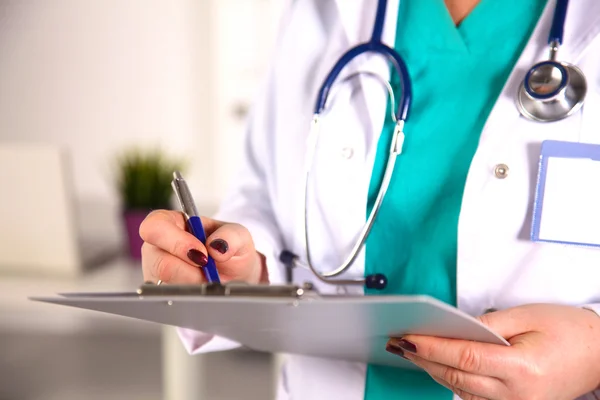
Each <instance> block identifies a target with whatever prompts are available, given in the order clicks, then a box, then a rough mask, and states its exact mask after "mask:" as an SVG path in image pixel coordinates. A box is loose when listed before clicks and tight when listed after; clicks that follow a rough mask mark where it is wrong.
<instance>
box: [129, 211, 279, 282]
mask: <svg viewBox="0 0 600 400" xmlns="http://www.w3.org/2000/svg"><path fill="white" fill-rule="evenodd" d="M202 224H203V225H204V229H205V231H206V236H207V240H206V243H207V244H208V246H204V245H203V244H202V242H200V241H199V240H198V239H196V237H194V235H192V234H191V233H189V232H187V231H186V223H185V219H184V217H183V214H182V213H180V212H175V211H167V210H157V211H153V212H152V213H150V214H149V215H148V216H147V217H146V219H145V220H144V221H143V222H142V224H141V226H140V236H141V237H142V239H143V240H144V244H143V246H142V267H143V271H144V281H151V282H157V281H158V280H161V281H163V282H165V283H172V284H194V283H201V282H203V281H204V275H203V273H202V269H201V268H200V267H203V266H205V265H206V263H207V260H208V259H207V255H210V256H211V257H212V258H213V259H214V260H215V263H216V265H217V269H218V271H219V274H220V276H221V280H222V281H224V282H227V281H231V280H236V281H245V282H249V283H258V282H264V281H266V279H267V277H266V266H265V261H264V257H263V256H262V255H261V254H259V253H258V252H257V251H256V250H255V248H254V242H253V241H252V237H251V236H250V232H248V230H247V229H246V228H244V227H243V226H241V225H238V224H230V223H225V222H220V221H216V220H214V219H210V218H202Z"/></svg>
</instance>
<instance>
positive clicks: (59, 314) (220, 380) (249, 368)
mask: <svg viewBox="0 0 600 400" xmlns="http://www.w3.org/2000/svg"><path fill="white" fill-rule="evenodd" d="M141 276H142V275H141V270H140V267H139V265H137V264H136V263H133V262H131V261H129V260H127V259H117V260H114V261H112V262H110V263H109V264H107V265H105V266H104V267H102V268H99V269H96V270H93V271H90V272H89V273H87V274H85V275H82V276H81V277H79V278H66V279H60V278H47V277H31V276H27V277H26V276H6V275H4V276H0V315H1V318H0V329H2V330H4V331H6V330H8V331H14V332H30V333H31V332H40V333H58V334H61V333H64V334H77V333H85V332H93V333H95V334H97V333H103V332H105V333H113V334H114V333H115V332H121V333H122V332H127V333H128V334H133V335H136V336H138V335H139V336H141V335H155V336H160V337H161V343H162V349H160V351H161V353H162V387H163V395H162V397H163V399H169V400H205V399H211V400H217V399H228V398H242V397H243V398H246V399H261V400H262V399H269V398H274V393H275V392H274V390H275V385H274V383H275V382H276V380H275V379H274V377H275V371H276V370H277V368H278V361H279V358H278V357H273V356H271V355H268V354H262V353H256V352H250V351H245V350H239V351H237V350H236V351H228V352H222V353H213V354H206V355H200V356H193V357H192V356H189V355H188V354H187V352H186V351H185V349H184V348H183V346H182V344H181V342H180V341H179V338H178V336H177V333H176V331H175V328H173V327H168V326H165V327H162V326H160V325H157V324H153V323H149V322H145V321H138V320H133V319H127V318H123V317H118V316H113V315H108V314H102V313H98V312H92V311H87V310H79V309H74V308H68V307H57V306H52V305H49V304H43V303H37V302H32V301H29V300H28V299H27V297H28V296H31V295H54V294H56V293H57V292H71V291H78V292H80V291H106V290H115V291H122V290H123V291H128V290H135V289H136V288H137V287H138V286H139V284H140V283H141V280H142V278H141ZM208 364H210V368H209V367H208ZM232 377H235V379H234V380H232ZM233 381H235V385H233V384H232V382H233ZM107 384H110V383H109V382H107Z"/></svg>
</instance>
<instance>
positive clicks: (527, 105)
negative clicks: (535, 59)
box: [517, 60, 587, 122]
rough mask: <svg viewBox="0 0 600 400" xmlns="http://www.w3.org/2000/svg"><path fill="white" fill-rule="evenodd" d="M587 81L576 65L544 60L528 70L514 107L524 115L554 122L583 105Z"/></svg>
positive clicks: (536, 119)
mask: <svg viewBox="0 0 600 400" xmlns="http://www.w3.org/2000/svg"><path fill="white" fill-rule="evenodd" d="M586 92H587V84H586V80H585V76H584V75H583V72H582V71H581V70H580V69H579V68H577V67H576V66H574V65H572V64H569V63H565V62H557V61H551V60H550V61H543V62H540V63H538V64H536V65H534V66H533V67H531V69H530V70H529V72H528V73H527V75H526V76H525V79H524V80H523V83H522V84H521V85H520V87H519V91H518V93H517V107H518V108H519V112H520V113H521V114H522V115H523V116H525V117H526V118H528V119H530V120H533V121H538V122H554V121H558V120H561V119H563V118H566V117H568V116H570V115H572V114H573V113H575V112H577V110H579V108H581V106H582V105H583V101H584V99H585V95H586Z"/></svg>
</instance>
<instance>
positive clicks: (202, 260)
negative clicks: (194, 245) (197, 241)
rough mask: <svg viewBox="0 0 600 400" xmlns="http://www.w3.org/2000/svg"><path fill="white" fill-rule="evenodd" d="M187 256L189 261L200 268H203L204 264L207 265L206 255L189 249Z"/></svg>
mask: <svg viewBox="0 0 600 400" xmlns="http://www.w3.org/2000/svg"><path fill="white" fill-rule="evenodd" d="M187 256H188V258H189V259H190V260H192V262H194V263H196V264H198V265H199V266H201V267H204V266H205V265H206V264H208V258H207V257H206V255H205V254H204V253H202V252H201V251H198V250H196V249H191V250H190V251H188V253H187Z"/></svg>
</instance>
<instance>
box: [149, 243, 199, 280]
mask: <svg viewBox="0 0 600 400" xmlns="http://www.w3.org/2000/svg"><path fill="white" fill-rule="evenodd" d="M142 270H143V273H144V281H145V282H154V283H157V282H158V281H159V280H160V281H163V282H165V283H169V284H199V283H203V282H204V281H205V280H204V275H203V274H202V271H201V270H200V268H198V267H196V266H193V265H190V264H189V263H187V262H185V261H183V260H181V259H180V258H178V257H175V256H174V255H172V254H170V253H168V252H166V251H164V250H162V249H160V248H158V247H156V246H154V245H151V244H149V243H147V242H146V243H144V244H143V245H142Z"/></svg>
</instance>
